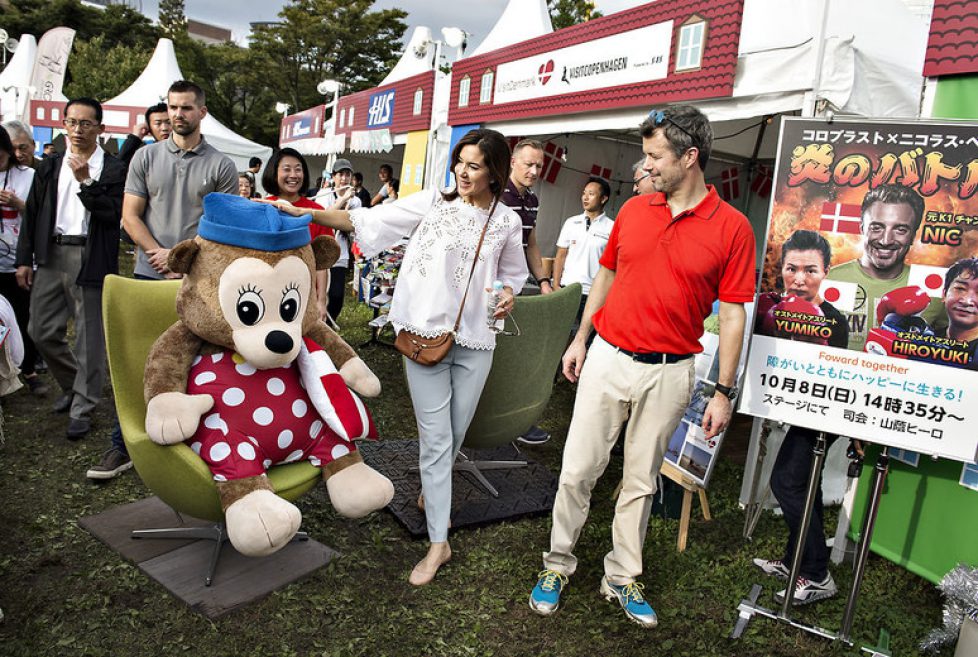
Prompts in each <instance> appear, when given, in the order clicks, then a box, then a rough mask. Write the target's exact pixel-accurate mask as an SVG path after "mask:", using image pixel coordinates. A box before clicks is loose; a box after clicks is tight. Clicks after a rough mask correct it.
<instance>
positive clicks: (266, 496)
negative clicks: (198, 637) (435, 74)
mask: <svg viewBox="0 0 978 657" xmlns="http://www.w3.org/2000/svg"><path fill="white" fill-rule="evenodd" d="M338 256H339V247H338V246H337V244H336V241H335V240H334V239H333V238H331V237H325V236H320V237H317V238H316V239H315V240H314V241H312V242H310V237H309V227H308V223H307V222H306V221H305V220H303V219H300V218H296V217H291V216H289V215H287V214H285V213H283V212H281V211H279V210H278V209H277V208H275V207H273V206H271V205H266V204H262V203H256V202H254V201H250V200H248V199H244V198H241V197H238V196H232V195H229V194H216V193H213V194H208V195H207V196H206V197H205V198H204V215H203V217H202V218H201V220H200V224H199V227H198V235H197V237H196V238H194V239H192V240H186V241H183V242H180V243H179V244H177V245H176V246H175V247H174V248H173V249H172V250H171V251H170V255H169V259H168V261H167V265H168V267H169V268H170V270H172V271H174V272H176V273H179V274H183V283H182V286H181V288H180V291H179V292H178V294H177V314H178V315H179V318H180V319H179V320H178V321H177V322H176V323H175V324H173V325H172V326H171V327H170V328H168V329H167V330H166V331H165V332H164V333H163V334H162V335H161V336H160V337H159V338H158V339H157V341H156V343H155V344H154V345H153V348H152V350H151V351H150V354H149V356H148V358H147V360H146V375H145V395H146V402H147V409H146V432H147V434H148V435H149V437H150V438H151V439H152V440H153V441H155V442H157V443H159V444H161V445H170V444H174V443H178V442H184V441H186V442H187V443H188V444H189V445H190V447H191V449H193V451H194V452H196V453H197V454H198V455H199V456H200V457H201V458H202V459H203V460H204V461H205V462H206V463H207V465H208V466H209V468H210V470H211V472H212V473H213V476H214V480H215V482H216V486H217V490H218V493H219V495H220V499H221V505H222V507H223V508H224V517H225V523H226V526H227V534H228V537H229V539H230V541H231V544H232V545H234V547H235V548H236V549H237V550H238V551H239V552H241V553H242V554H246V555H249V556H261V555H266V554H270V553H272V552H274V551H275V550H278V549H279V548H281V547H282V546H284V545H285V544H286V543H288V542H289V541H290V540H291V539H292V537H293V536H294V535H295V533H296V531H298V529H299V524H300V521H301V514H300V512H299V510H298V509H297V508H296V507H295V506H294V505H293V504H292V503H290V502H288V501H287V500H285V499H283V498H281V497H279V496H278V495H276V494H275V491H274V490H272V486H271V484H270V482H269V480H268V477H267V476H266V475H265V471H266V470H267V469H268V467H270V466H271V465H273V464H278V463H290V462H295V461H300V460H306V461H308V462H309V463H311V464H312V465H315V466H317V467H321V468H322V472H323V478H324V479H325V481H326V489H327V491H328V493H329V497H330V501H331V502H332V504H333V507H334V508H335V509H336V511H337V512H338V513H340V514H341V515H344V516H347V517H353V518H357V517H362V516H364V515H366V514H368V513H370V512H371V511H374V510H377V509H379V508H381V507H383V506H385V505H386V504H387V503H388V502H390V500H391V498H392V497H393V495H394V486H393V484H391V482H390V480H389V479H387V478H386V477H384V476H383V475H381V474H380V473H378V472H377V471H376V470H374V469H372V468H371V467H369V466H368V465H367V464H365V463H364V462H363V459H362V458H361V456H360V453H359V452H358V451H357V448H356V445H355V443H354V442H353V441H354V440H356V439H360V438H370V439H373V438H376V429H375V428H374V425H373V421H372V420H371V418H370V415H369V413H368V412H367V409H366V407H365V406H364V404H363V403H362V402H361V400H360V399H359V398H358V397H357V395H356V394H355V393H359V394H361V395H363V396H366V397H373V396H376V395H378V394H379V393H380V383H379V381H378V380H377V377H376V376H374V374H373V372H371V371H370V370H369V369H368V368H367V366H366V365H365V364H364V362H363V361H362V360H361V359H360V358H358V357H357V355H356V353H354V351H353V349H352V348H351V347H350V346H349V345H348V344H347V343H346V342H344V341H343V339H342V338H340V337H339V336H338V335H337V334H336V333H334V332H333V331H332V330H331V329H330V328H329V327H328V326H327V325H326V324H325V323H323V322H322V321H320V320H319V319H318V315H317V312H316V308H315V304H314V303H310V300H311V299H312V298H313V280H314V276H313V274H314V272H315V270H317V269H320V270H321V269H328V268H329V267H330V265H332V264H333V262H335V261H336V259H337V257H338ZM351 388H352V390H353V391H355V392H353V391H351V390H350V389H351Z"/></svg>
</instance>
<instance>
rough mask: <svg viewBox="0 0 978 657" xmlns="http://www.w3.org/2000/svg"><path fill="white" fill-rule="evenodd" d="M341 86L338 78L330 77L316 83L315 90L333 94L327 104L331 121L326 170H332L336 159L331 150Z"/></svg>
mask: <svg viewBox="0 0 978 657" xmlns="http://www.w3.org/2000/svg"><path fill="white" fill-rule="evenodd" d="M342 86H343V85H341V84H340V82H339V80H332V79H327V80H323V81H322V82H320V83H319V84H317V85H316V91H318V92H319V93H321V94H322V95H324V96H328V95H330V94H333V100H331V101H330V102H329V104H328V105H327V107H329V109H330V114H329V116H330V120H331V121H332V124H331V125H332V130H331V131H330V134H329V135H327V137H328V139H329V150H330V153H329V154H328V155H327V156H326V168H327V169H328V170H332V168H333V162H335V161H336V153H334V152H332V150H333V143H334V142H335V140H336V128H337V127H338V125H337V118H336V110H337V108H338V106H339V103H340V87H342Z"/></svg>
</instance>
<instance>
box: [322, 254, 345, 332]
mask: <svg viewBox="0 0 978 657" xmlns="http://www.w3.org/2000/svg"><path fill="white" fill-rule="evenodd" d="M345 294H346V267H333V268H331V269H330V270H329V289H328V290H327V291H326V297H327V299H326V311H327V312H328V313H329V316H330V317H332V318H333V321H336V322H338V321H339V320H340V312H341V311H342V310H343V299H344V295H345Z"/></svg>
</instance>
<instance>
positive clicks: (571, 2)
mask: <svg viewBox="0 0 978 657" xmlns="http://www.w3.org/2000/svg"><path fill="white" fill-rule="evenodd" d="M547 9H549V10H550V22H551V23H553V26H554V29H555V30H559V29H561V28H564V27H570V26H571V25H577V24H578V23H586V22H587V21H589V20H591V19H592V18H600V17H601V16H602V14H601V12H600V11H598V10H597V9H595V7H594V2H593V0H547Z"/></svg>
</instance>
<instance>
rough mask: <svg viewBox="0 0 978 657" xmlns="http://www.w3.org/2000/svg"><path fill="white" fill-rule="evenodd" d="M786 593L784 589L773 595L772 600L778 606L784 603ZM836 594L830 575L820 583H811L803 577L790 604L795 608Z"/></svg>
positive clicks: (837, 588) (836, 589)
mask: <svg viewBox="0 0 978 657" xmlns="http://www.w3.org/2000/svg"><path fill="white" fill-rule="evenodd" d="M787 591H788V589H787V588H785V589H782V590H780V591H778V592H777V593H775V594H774V599H775V601H776V602H777V603H778V604H783V603H784V596H785V593H786V592H787ZM838 592H839V587H837V586H836V585H835V582H834V581H833V580H832V574H831V573H828V574H827V575H826V576H825V579H823V580H822V581H821V582H813V581H812V580H810V579H807V578H805V577H799V578H798V582H797V585H796V586H795V595H794V598H793V599H792V601H791V604H792V605H795V606H797V605H807V604H811V603H812V602H818V601H819V600H825V599H826V598H831V597H832V596H833V595H835V594H836V593H838Z"/></svg>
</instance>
